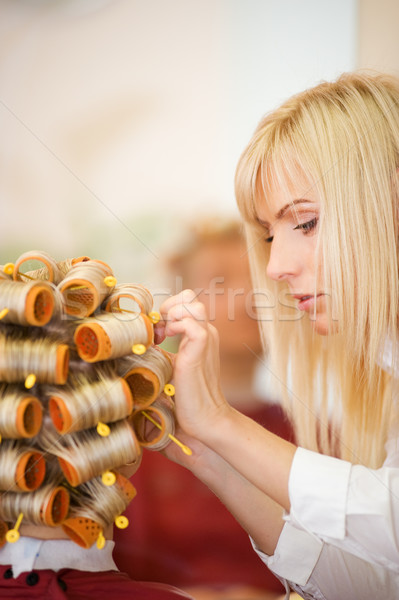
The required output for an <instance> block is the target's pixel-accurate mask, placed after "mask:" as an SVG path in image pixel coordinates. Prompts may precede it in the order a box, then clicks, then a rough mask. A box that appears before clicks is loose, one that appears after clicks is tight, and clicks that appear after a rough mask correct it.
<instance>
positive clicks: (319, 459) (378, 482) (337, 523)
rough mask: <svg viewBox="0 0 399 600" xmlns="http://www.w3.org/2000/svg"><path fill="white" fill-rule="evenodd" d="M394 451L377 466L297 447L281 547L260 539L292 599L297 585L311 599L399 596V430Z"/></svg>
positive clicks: (387, 599)
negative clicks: (270, 552) (269, 549)
mask: <svg viewBox="0 0 399 600" xmlns="http://www.w3.org/2000/svg"><path fill="white" fill-rule="evenodd" d="M384 358H385V359H386V356H385V357H384ZM384 362H385V361H384ZM383 366H385V365H383ZM386 451H387V457H386V460H385V462H384V464H383V466H382V467H381V468H379V469H369V468H367V467H364V466H361V465H352V464H351V463H349V462H346V461H344V460H340V459H337V458H332V457H329V456H323V455H320V454H318V453H316V452H312V451H310V450H305V449H304V448H298V449H297V451H296V453H295V456H294V460H293V464H292V468H291V471H290V477H289V497H290V502H291V510H290V513H289V514H288V515H286V516H285V520H286V523H285V524H284V528H283V530H282V533H281V535H280V538H279V540H278V543H277V546H276V549H275V552H274V554H273V556H268V555H266V554H264V553H263V552H262V551H261V550H260V549H258V548H256V547H255V546H254V547H255V550H256V552H257V553H258V555H259V556H260V558H261V559H262V560H263V562H264V563H265V564H266V565H267V566H268V567H269V568H270V570H271V571H272V572H273V573H275V575H276V576H277V577H278V578H279V579H280V580H281V581H282V582H283V583H284V585H285V587H286V589H287V598H288V589H289V587H291V589H293V590H295V591H297V592H298V593H299V594H300V595H301V596H302V597H303V598H305V599H316V600H375V599H376V598H383V599H384V600H398V599H399V432H398V431H391V432H390V436H389V439H388V442H387V444H386Z"/></svg>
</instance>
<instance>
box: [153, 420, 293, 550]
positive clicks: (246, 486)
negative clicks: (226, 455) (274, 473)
mask: <svg viewBox="0 0 399 600" xmlns="http://www.w3.org/2000/svg"><path fill="white" fill-rule="evenodd" d="M176 436H177V437H178V438H179V440H180V441H182V442H183V443H184V444H185V445H187V446H188V447H189V448H190V449H191V450H192V452H193V453H192V455H191V456H187V455H185V454H184V453H183V452H182V451H181V449H180V448H179V447H178V446H176V445H175V444H173V443H170V444H169V445H168V447H167V448H166V450H165V451H164V454H166V456H167V457H168V458H169V459H171V460H173V461H174V462H177V463H179V464H181V465H182V466H184V467H186V468H187V469H189V470H190V471H191V472H192V473H193V474H194V475H195V476H196V477H197V478H198V479H200V480H201V481H202V482H203V483H204V484H205V485H206V486H207V487H209V488H210V489H211V490H212V492H213V493H214V494H215V495H216V496H217V497H218V498H219V499H220V501H221V502H222V503H223V504H224V505H225V506H226V508H227V509H228V510H229V511H230V512H231V514H232V515H233V516H234V518H235V519H236V520H237V521H238V522H239V523H240V525H241V526H242V527H243V529H244V530H245V531H246V532H247V533H248V534H249V535H250V536H251V537H252V539H253V540H254V542H255V544H256V545H257V546H258V547H259V548H261V549H262V550H263V552H264V553H265V554H269V555H271V554H273V552H274V549H275V547H276V544H277V541H278V538H279V536H280V533H281V530H282V528H283V524H284V521H283V519H282V516H283V509H282V508H281V506H279V505H278V504H277V503H276V502H274V501H273V500H271V499H270V498H269V497H268V496H267V495H266V494H264V493H263V492H261V491H260V490H259V489H258V488H257V487H255V486H254V485H253V484H251V483H250V482H249V481H248V480H247V479H246V478H245V477H243V476H242V475H240V474H239V473H238V472H237V471H236V470H235V469H234V468H233V467H231V465H229V463H227V462H226V461H225V460H224V459H223V458H221V457H220V456H219V454H217V453H216V452H214V451H213V450H211V449H210V448H208V447H207V446H205V445H204V444H202V443H201V442H200V441H198V440H195V439H193V438H190V437H189V436H187V435H185V434H184V433H183V432H182V431H180V430H179V431H177V433H176Z"/></svg>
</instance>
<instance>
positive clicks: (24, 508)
mask: <svg viewBox="0 0 399 600" xmlns="http://www.w3.org/2000/svg"><path fill="white" fill-rule="evenodd" d="M68 511H69V493H68V491H67V490H66V488H65V487H63V486H55V487H54V484H47V485H45V486H43V487H41V488H40V489H38V490H36V491H34V492H32V493H30V494H18V493H16V492H4V493H3V494H2V495H1V498H0V518H1V519H3V520H4V521H8V522H13V521H15V520H16V519H17V518H18V515H19V514H20V513H23V515H24V519H25V520H26V521H29V522H30V523H33V524H34V525H47V526H49V527H56V526H57V525H60V524H61V523H62V522H63V521H64V520H65V519H66V517H67V514H68Z"/></svg>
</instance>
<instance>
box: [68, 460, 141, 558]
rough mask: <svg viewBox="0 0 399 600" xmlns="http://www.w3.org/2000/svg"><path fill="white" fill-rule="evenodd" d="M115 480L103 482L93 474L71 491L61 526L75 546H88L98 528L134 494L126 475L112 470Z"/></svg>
mask: <svg viewBox="0 0 399 600" xmlns="http://www.w3.org/2000/svg"><path fill="white" fill-rule="evenodd" d="M115 477H116V479H115V484H114V485H112V486H104V484H103V483H102V482H101V479H100V478H94V479H91V480H90V481H88V482H87V483H84V484H82V485H80V486H79V487H78V488H76V492H75V493H74V492H73V491H72V492H71V510H70V516H69V518H68V519H67V520H66V521H65V522H64V523H63V525H62V529H63V530H64V531H65V533H66V534H67V535H68V536H69V537H70V538H71V539H72V540H73V541H74V542H75V543H77V544H78V545H79V546H82V547H83V548H89V547H90V546H91V545H92V544H93V543H94V542H95V541H96V540H97V539H98V536H99V534H100V533H101V531H102V530H103V529H104V528H105V527H106V526H107V525H108V524H110V523H112V522H114V521H115V519H117V518H118V517H119V516H120V515H121V513H122V512H123V511H124V510H125V509H126V507H127V506H128V505H129V503H130V502H131V501H132V500H133V498H134V497H135V495H136V490H135V488H134V486H133V485H132V484H131V483H130V481H129V480H128V479H126V477H124V476H123V475H121V474H120V473H118V472H115Z"/></svg>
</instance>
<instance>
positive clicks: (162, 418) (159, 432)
mask: <svg viewBox="0 0 399 600" xmlns="http://www.w3.org/2000/svg"><path fill="white" fill-rule="evenodd" d="M173 409H174V404H173V401H172V400H171V399H170V398H168V397H167V396H162V397H160V398H159V399H158V400H156V401H155V402H153V404H151V406H149V407H148V408H146V409H145V410H137V411H135V412H134V413H133V414H132V416H131V418H130V421H131V424H132V427H133V429H134V431H135V432H136V435H137V439H138V441H139V443H140V444H141V445H142V446H143V447H144V448H148V449H149V450H156V451H160V450H163V449H164V448H166V446H167V445H168V444H169V442H170V436H171V435H172V436H173V434H174V432H175V419H174V411H173ZM156 424H157V425H156ZM154 426H155V429H154Z"/></svg>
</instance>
